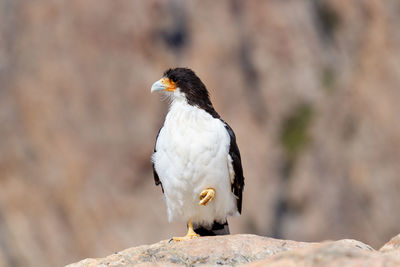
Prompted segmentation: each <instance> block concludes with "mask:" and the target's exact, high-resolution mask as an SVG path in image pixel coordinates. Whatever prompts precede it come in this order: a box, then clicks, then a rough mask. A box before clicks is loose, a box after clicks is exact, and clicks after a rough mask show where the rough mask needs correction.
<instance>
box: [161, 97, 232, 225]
mask: <svg viewBox="0 0 400 267" xmlns="http://www.w3.org/2000/svg"><path fill="white" fill-rule="evenodd" d="M229 144H230V137H229V134H228V132H227V131H226V129H225V125H224V123H223V122H222V121H221V120H219V119H215V118H213V117H212V116H211V115H210V114H208V113H207V112H206V111H204V110H202V109H200V108H197V107H195V106H191V105H189V104H187V103H186V101H175V102H174V103H173V104H172V105H171V107H170V111H169V112H168V114H167V117H166V119H165V123H164V126H163V128H162V129H161V131H160V134H159V136H158V140H157V144H156V151H157V152H156V153H154V155H153V162H154V167H155V169H156V171H157V173H158V175H159V177H160V181H161V183H162V185H163V188H164V195H165V201H166V204H167V210H168V217H169V220H184V221H187V220H188V219H191V220H192V221H193V222H194V223H197V224H202V225H210V224H212V222H213V221H214V220H216V221H220V222H223V221H224V220H225V218H226V216H227V215H232V214H234V213H237V208H236V199H235V196H234V195H233V193H232V192H231V181H230V180H231V179H230V173H229V169H230V168H229V165H231V160H230V156H229ZM208 187H212V188H214V189H215V190H216V195H215V198H214V200H213V201H211V202H210V203H209V204H208V205H207V206H200V205H199V204H198V203H199V195H200V192H201V191H202V190H204V189H206V188H208Z"/></svg>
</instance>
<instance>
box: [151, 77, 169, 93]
mask: <svg viewBox="0 0 400 267" xmlns="http://www.w3.org/2000/svg"><path fill="white" fill-rule="evenodd" d="M165 88H166V86H165V85H164V84H163V83H162V82H161V79H160V80H158V81H156V82H155V83H153V85H152V86H151V92H155V91H161V90H165Z"/></svg>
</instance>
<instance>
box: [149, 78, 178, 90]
mask: <svg viewBox="0 0 400 267" xmlns="http://www.w3.org/2000/svg"><path fill="white" fill-rule="evenodd" d="M175 90H176V84H175V83H174V82H173V81H171V80H170V79H168V78H165V77H164V78H161V79H160V80H158V81H156V82H155V83H153V85H152V86H151V92H155V91H168V92H173V91H175Z"/></svg>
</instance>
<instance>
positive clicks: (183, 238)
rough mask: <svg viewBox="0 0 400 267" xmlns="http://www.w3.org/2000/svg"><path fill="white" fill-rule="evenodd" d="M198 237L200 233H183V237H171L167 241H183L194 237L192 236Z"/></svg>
mask: <svg viewBox="0 0 400 267" xmlns="http://www.w3.org/2000/svg"><path fill="white" fill-rule="evenodd" d="M198 237H200V235H198V234H196V233H195V232H193V233H188V234H187V235H185V236H183V237H173V238H171V239H170V240H169V241H168V243H171V242H172V241H176V242H179V241H185V240H190V239H194V238H198Z"/></svg>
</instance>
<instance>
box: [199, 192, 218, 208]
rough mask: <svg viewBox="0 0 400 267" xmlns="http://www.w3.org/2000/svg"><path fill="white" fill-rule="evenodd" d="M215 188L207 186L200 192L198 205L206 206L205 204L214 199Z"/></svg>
mask: <svg viewBox="0 0 400 267" xmlns="http://www.w3.org/2000/svg"><path fill="white" fill-rule="evenodd" d="M214 196H215V189H214V188H207V189H205V190H203V191H202V192H201V193H200V202H199V205H203V206H207V204H208V203H209V202H210V201H211V200H213V199H214Z"/></svg>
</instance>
